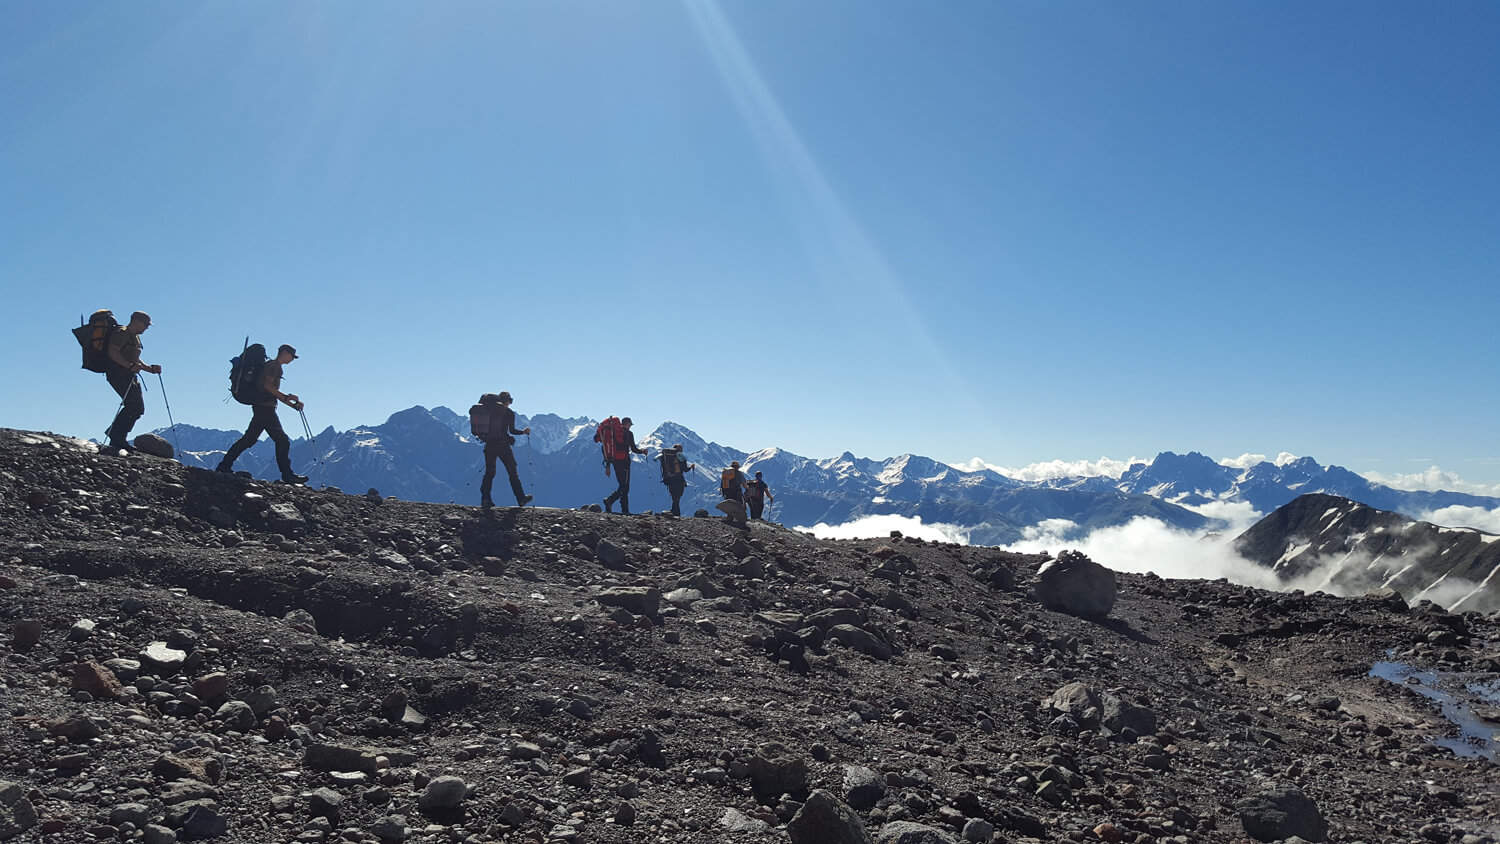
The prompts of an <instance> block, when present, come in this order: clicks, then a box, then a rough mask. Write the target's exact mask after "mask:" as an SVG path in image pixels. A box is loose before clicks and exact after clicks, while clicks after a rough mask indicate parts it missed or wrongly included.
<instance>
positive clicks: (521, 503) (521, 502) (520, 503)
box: [516, 495, 533, 507]
mask: <svg viewBox="0 0 1500 844" xmlns="http://www.w3.org/2000/svg"><path fill="white" fill-rule="evenodd" d="M532 498H533V496H530V495H523V496H521V497H520V498H517V499H516V506H517V507H525V506H526V505H527V504H530V503H531V499H532Z"/></svg>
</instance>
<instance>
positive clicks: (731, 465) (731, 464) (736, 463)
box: [729, 460, 740, 469]
mask: <svg viewBox="0 0 1500 844" xmlns="http://www.w3.org/2000/svg"><path fill="white" fill-rule="evenodd" d="M729 468H731V469H738V468H740V461H738V460H731V461H729Z"/></svg>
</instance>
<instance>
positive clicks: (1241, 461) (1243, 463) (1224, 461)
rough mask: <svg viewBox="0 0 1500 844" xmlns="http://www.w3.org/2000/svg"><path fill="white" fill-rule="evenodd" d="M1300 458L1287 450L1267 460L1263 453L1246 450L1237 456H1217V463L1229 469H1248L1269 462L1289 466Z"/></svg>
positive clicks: (1274, 464)
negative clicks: (1273, 458) (1252, 452)
mask: <svg viewBox="0 0 1500 844" xmlns="http://www.w3.org/2000/svg"><path fill="white" fill-rule="evenodd" d="M1300 459H1301V458H1299V457H1298V456H1297V455H1295V454H1292V453H1291V452H1287V451H1283V452H1281V453H1280V454H1278V455H1276V459H1275V460H1267V459H1266V456H1265V455H1264V454H1250V453H1249V452H1246V453H1244V454H1241V455H1240V456H1239V457H1221V458H1219V465H1220V466H1228V467H1229V468H1231V469H1249V468H1250V467H1251V466H1257V465H1259V464H1261V463H1270V464H1271V465H1273V466H1289V465H1291V464H1293V463H1296V462H1297V461H1298V460H1300Z"/></svg>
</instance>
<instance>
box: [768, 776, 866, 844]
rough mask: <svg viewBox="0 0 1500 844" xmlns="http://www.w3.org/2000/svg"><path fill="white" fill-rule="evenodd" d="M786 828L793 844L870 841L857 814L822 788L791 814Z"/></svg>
mask: <svg viewBox="0 0 1500 844" xmlns="http://www.w3.org/2000/svg"><path fill="white" fill-rule="evenodd" d="M786 832H787V836H788V837H789V838H791V840H792V844H871V842H870V835H869V833H867V832H865V825H864V824H863V823H861V822H860V820H859V815H857V814H855V812H854V810H853V809H851V808H849V807H848V806H846V805H844V804H843V803H841V802H839V799H838V798H837V797H834V796H833V793H832V792H829V791H826V790H824V789H821V788H820V789H818V790H817V791H814V792H813V793H812V796H810V797H808V798H807V802H806V803H803V804H802V808H800V809H798V810H797V814H795V815H793V816H792V820H791V822H789V823H788V824H787V825H786Z"/></svg>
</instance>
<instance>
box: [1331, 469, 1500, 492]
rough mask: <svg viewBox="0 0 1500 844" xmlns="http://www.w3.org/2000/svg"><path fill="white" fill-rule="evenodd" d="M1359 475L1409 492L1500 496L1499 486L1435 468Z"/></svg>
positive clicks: (1372, 481) (1373, 481)
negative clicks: (1470, 479)
mask: <svg viewBox="0 0 1500 844" xmlns="http://www.w3.org/2000/svg"><path fill="white" fill-rule="evenodd" d="M1360 475H1361V476H1362V477H1363V478H1364V479H1365V480H1367V481H1370V482H1371V483H1377V484H1380V485H1382V486H1388V487H1390V488H1391V489H1404V490H1408V491H1411V492H1437V491H1439V490H1446V491H1448V492H1467V493H1471V494H1473V495H1500V484H1493V485H1490V484H1471V483H1469V482H1468V481H1465V480H1464V479H1463V478H1461V477H1459V476H1458V475H1456V474H1454V473H1453V472H1446V471H1444V470H1442V469H1440V468H1438V467H1437V466H1432V467H1430V468H1428V470H1427V471H1425V472H1412V473H1410V474H1405V475H1402V474H1396V475H1382V474H1381V473H1379V472H1361V473H1360Z"/></svg>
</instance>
